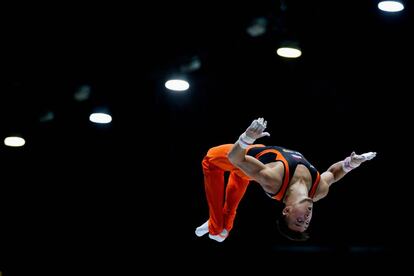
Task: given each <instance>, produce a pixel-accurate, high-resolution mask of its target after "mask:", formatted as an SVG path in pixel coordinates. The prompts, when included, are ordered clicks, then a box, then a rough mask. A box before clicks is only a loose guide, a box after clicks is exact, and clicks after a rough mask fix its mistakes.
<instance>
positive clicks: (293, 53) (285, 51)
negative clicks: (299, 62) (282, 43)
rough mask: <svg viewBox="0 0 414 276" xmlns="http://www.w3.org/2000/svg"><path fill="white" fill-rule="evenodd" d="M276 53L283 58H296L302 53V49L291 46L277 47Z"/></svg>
mask: <svg viewBox="0 0 414 276" xmlns="http://www.w3.org/2000/svg"><path fill="white" fill-rule="evenodd" d="M276 52H277V54H278V55H279V56H281V57H285V58H297V57H300V56H301V55H302V51H301V50H299V49H297V48H291V47H280V48H279V49H277V51H276Z"/></svg>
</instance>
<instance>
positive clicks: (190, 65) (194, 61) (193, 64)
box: [181, 56, 201, 73]
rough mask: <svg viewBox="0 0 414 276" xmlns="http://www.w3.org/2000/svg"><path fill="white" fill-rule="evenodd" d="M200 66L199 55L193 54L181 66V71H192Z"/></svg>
mask: <svg viewBox="0 0 414 276" xmlns="http://www.w3.org/2000/svg"><path fill="white" fill-rule="evenodd" d="M200 68H201V60H200V58H199V57H197V56H194V57H192V58H191V60H189V61H188V62H187V63H186V64H184V65H182V66H181V71H183V72H186V73H189V72H194V71H196V70H198V69H200Z"/></svg>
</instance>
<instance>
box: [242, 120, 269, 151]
mask: <svg viewBox="0 0 414 276" xmlns="http://www.w3.org/2000/svg"><path fill="white" fill-rule="evenodd" d="M266 125H267V122H266V121H265V120H264V119H263V118H258V119H255V120H253V122H252V123H251V124H250V126H249V127H248V128H247V129H246V131H245V132H243V134H242V135H240V137H239V140H238V142H239V145H240V147H242V148H243V149H246V148H247V147H248V146H249V145H251V144H253V143H254V141H255V140H256V139H258V138H261V137H263V136H270V134H269V132H264V130H265V129H266Z"/></svg>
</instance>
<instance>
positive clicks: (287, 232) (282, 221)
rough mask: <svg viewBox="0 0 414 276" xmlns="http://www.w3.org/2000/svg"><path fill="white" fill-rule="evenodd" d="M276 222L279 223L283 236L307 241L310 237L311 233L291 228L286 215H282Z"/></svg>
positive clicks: (292, 239)
mask: <svg viewBox="0 0 414 276" xmlns="http://www.w3.org/2000/svg"><path fill="white" fill-rule="evenodd" d="M276 224H277V230H278V231H279V233H280V234H281V235H282V236H283V237H285V238H287V239H289V240H291V241H306V240H308V239H309V233H307V232H299V231H294V230H292V229H290V228H289V227H288V226H287V224H286V218H285V216H282V217H280V218H279V219H277V221H276Z"/></svg>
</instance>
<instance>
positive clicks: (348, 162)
mask: <svg viewBox="0 0 414 276" xmlns="http://www.w3.org/2000/svg"><path fill="white" fill-rule="evenodd" d="M342 169H343V170H344V172H350V171H351V170H353V169H355V167H352V165H351V157H349V156H348V157H347V158H345V160H344V161H342Z"/></svg>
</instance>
